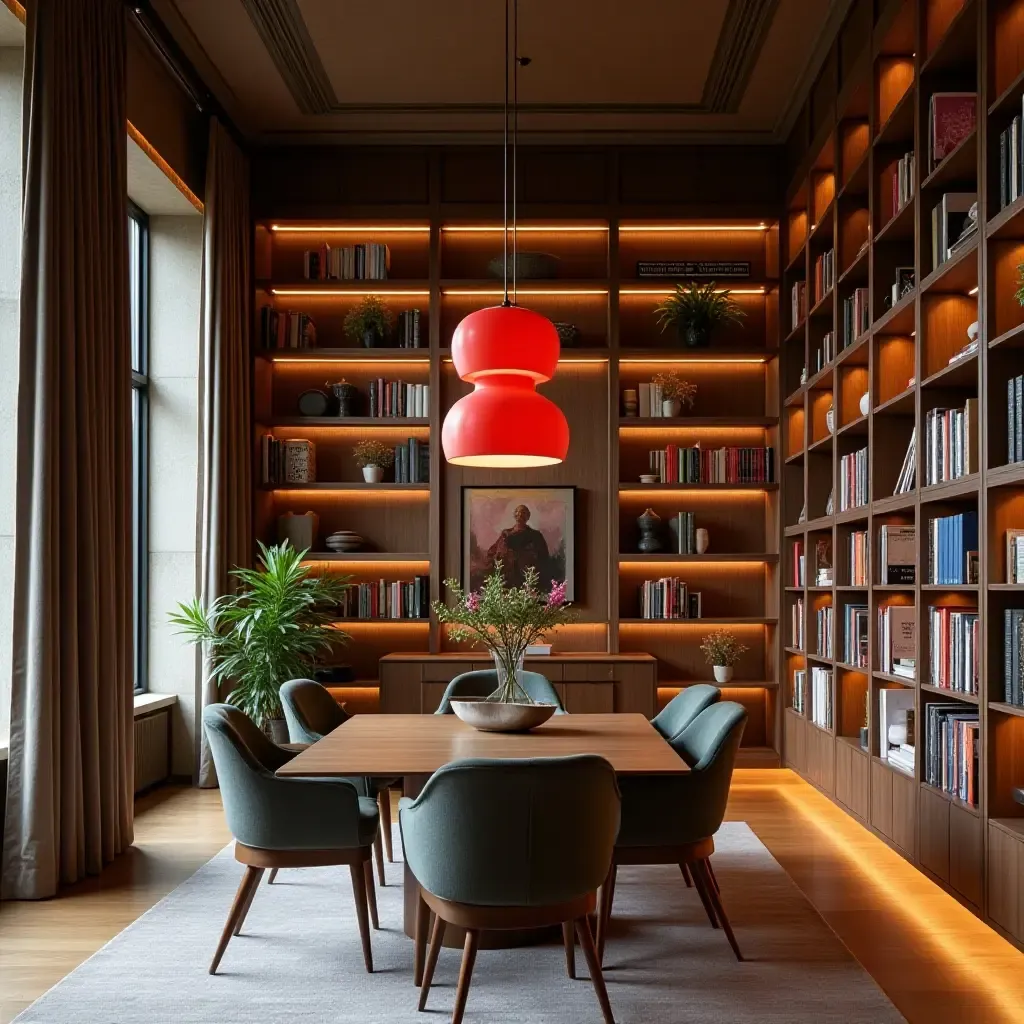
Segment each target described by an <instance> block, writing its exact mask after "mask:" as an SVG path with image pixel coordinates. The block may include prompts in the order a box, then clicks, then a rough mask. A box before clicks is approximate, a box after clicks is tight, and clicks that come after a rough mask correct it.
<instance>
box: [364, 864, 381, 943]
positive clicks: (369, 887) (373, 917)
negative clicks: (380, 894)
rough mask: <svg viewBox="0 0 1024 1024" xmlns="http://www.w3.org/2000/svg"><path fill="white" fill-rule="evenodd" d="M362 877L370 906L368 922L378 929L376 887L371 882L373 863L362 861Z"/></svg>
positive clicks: (375, 929)
mask: <svg viewBox="0 0 1024 1024" xmlns="http://www.w3.org/2000/svg"><path fill="white" fill-rule="evenodd" d="M363 879H364V880H365V882H366V902H367V905H368V906H369V908H370V923H371V924H372V925H373V928H374V931H380V918H379V917H378V916H377V887H376V886H375V885H374V884H373V865H372V864H371V863H370V862H369V861H368V860H364V861H363Z"/></svg>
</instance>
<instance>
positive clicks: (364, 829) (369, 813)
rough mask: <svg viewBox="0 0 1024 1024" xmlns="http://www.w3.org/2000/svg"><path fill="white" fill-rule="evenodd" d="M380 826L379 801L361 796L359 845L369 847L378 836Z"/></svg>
mask: <svg viewBox="0 0 1024 1024" xmlns="http://www.w3.org/2000/svg"><path fill="white" fill-rule="evenodd" d="M379 824H380V814H379V812H378V811H377V801H376V800H374V799H373V798H372V797H368V796H361V797H360V798H359V845H360V846H369V845H370V843H372V842H373V837H374V836H375V835H376V834H377V826H378V825H379Z"/></svg>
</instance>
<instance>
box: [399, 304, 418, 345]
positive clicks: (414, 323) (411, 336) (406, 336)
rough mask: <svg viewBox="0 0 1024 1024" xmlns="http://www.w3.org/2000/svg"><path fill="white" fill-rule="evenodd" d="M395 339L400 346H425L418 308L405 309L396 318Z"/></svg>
mask: <svg viewBox="0 0 1024 1024" xmlns="http://www.w3.org/2000/svg"><path fill="white" fill-rule="evenodd" d="M395 340H396V341H397V342H398V348H423V340H422V336H421V334H420V311H419V310H418V309H403V310H402V312H401V313H399V314H398V316H397V317H396V318H395Z"/></svg>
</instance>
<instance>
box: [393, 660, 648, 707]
mask: <svg viewBox="0 0 1024 1024" xmlns="http://www.w3.org/2000/svg"><path fill="white" fill-rule="evenodd" d="M493 667H494V665H493V663H492V662H491V661H490V660H488V659H487V658H486V657H484V656H483V655H482V654H480V653H475V652H470V653H449V654H413V653H408V654H407V653H400V654H386V655H384V656H383V657H382V658H381V659H380V709H381V711H383V712H385V713H390V714H406V715H409V714H424V715H428V714H432V713H433V712H434V711H435V710H436V709H437V705H438V704H439V703H440V701H441V695H442V694H443V693H444V689H445V687H446V686H447V685H448V683H449V682H451V680H452V679H454V678H455V676H457V675H459V673H460V672H469V671H471V670H473V669H489V668H493ZM525 667H526V668H528V669H530V670H531V671H533V672H540V673H541V674H542V675H545V676H547V677H548V679H550V680H551V682H552V683H553V684H554V686H555V689H556V690H557V691H558V696H559V697H560V698H561V700H562V703H563V704H564V705H565V709H566V711H569V712H571V713H573V714H577V715H579V714H607V713H609V712H630V713H633V714H641V715H646V716H647V717H648V718H653V717H654V714H655V712H656V711H657V702H658V662H657V659H656V658H654V657H652V656H651V655H650V654H601V653H593V654H592V653H587V652H580V653H566V654H549V655H545V656H542V657H537V658H527V659H526V665H525Z"/></svg>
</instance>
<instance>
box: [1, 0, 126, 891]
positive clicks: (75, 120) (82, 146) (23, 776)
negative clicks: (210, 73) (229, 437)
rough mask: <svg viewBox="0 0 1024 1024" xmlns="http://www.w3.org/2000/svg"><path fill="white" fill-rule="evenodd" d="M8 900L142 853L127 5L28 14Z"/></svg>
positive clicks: (92, 4) (36, 7) (83, 4)
mask: <svg viewBox="0 0 1024 1024" xmlns="http://www.w3.org/2000/svg"><path fill="white" fill-rule="evenodd" d="M23 125H24V129H23V130H24V139H25V142H24V185H23V220H22V282H21V357H20V378H19V393H18V433H17V503H16V511H17V521H16V530H17V543H16V552H15V570H14V576H15V579H14V671H13V679H12V702H11V740H10V764H9V781H8V793H7V815H6V827H5V837H4V861H3V893H4V895H5V896H7V897H9V898H24V899H33V898H42V897H47V896H52V895H53V894H54V893H55V892H56V891H57V888H58V886H59V885H62V884H66V883H70V882H74V881H76V880H78V879H80V878H82V877H84V876H85V875H91V874H97V873H99V871H100V870H101V868H102V867H103V865H104V864H105V863H106V862H108V861H110V860H112V859H113V858H114V857H115V856H116V855H117V854H118V853H120V852H121V851H122V850H124V849H125V848H126V847H127V846H128V845H129V844H130V843H131V841H132V788H133V787H132V768H133V752H132V682H133V680H132V584H131V579H132V573H131V570H132V545H131V535H132V529H131V482H132V474H131V436H132V435H131V355H130V349H129V343H130V342H129V339H130V334H129V294H128V218H127V205H126V204H127V175H126V167H125V160H126V157H125V22H124V5H123V3H122V0H47V2H44V3H36V4H33V5H31V7H30V8H29V15H28V38H27V46H26V53H25V111H24V121H23Z"/></svg>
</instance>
